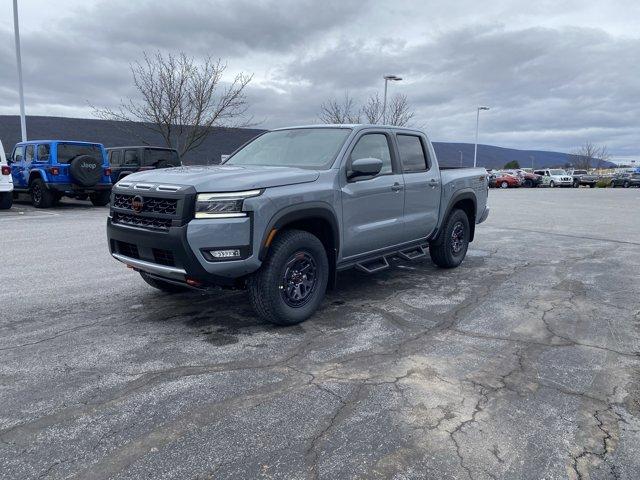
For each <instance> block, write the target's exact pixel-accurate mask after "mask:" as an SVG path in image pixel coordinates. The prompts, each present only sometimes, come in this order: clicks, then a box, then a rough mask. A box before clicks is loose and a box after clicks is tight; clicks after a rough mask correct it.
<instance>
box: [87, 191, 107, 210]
mask: <svg viewBox="0 0 640 480" xmlns="http://www.w3.org/2000/svg"><path fill="white" fill-rule="evenodd" d="M110 198H111V192H110V191H109V190H99V191H97V192H92V193H90V194H89V200H91V203H93V205H94V206H96V207H104V206H105V205H106V204H107V203H109V200H110Z"/></svg>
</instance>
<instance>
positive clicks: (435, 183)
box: [429, 178, 440, 187]
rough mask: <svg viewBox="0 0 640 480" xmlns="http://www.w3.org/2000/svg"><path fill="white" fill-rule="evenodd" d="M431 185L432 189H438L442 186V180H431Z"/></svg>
mask: <svg viewBox="0 0 640 480" xmlns="http://www.w3.org/2000/svg"><path fill="white" fill-rule="evenodd" d="M429 185H431V186H432V187H436V186H438V185H440V180H436V179H435V178H432V179H431V180H429Z"/></svg>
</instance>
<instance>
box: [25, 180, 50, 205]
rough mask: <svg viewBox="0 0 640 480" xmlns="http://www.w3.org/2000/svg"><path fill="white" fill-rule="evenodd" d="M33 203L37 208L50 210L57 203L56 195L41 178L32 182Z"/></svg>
mask: <svg viewBox="0 0 640 480" xmlns="http://www.w3.org/2000/svg"><path fill="white" fill-rule="evenodd" d="M30 191H31V203H33V206H34V207H36V208H50V207H52V206H53V204H54V203H55V199H56V197H55V193H54V192H52V191H51V190H49V189H48V188H47V186H46V185H45V183H44V182H43V181H42V179H41V178H36V179H35V180H34V181H33V182H31V188H30Z"/></svg>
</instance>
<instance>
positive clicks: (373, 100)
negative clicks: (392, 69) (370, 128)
mask: <svg viewBox="0 0 640 480" xmlns="http://www.w3.org/2000/svg"><path fill="white" fill-rule="evenodd" d="M361 110H362V115H364V118H366V119H367V122H368V123H373V124H376V123H381V122H382V101H381V100H380V95H378V93H377V92H376V93H374V94H372V95H369V98H367V101H366V102H365V104H364V105H363V106H362V109H361Z"/></svg>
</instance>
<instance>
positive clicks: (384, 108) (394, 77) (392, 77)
mask: <svg viewBox="0 0 640 480" xmlns="http://www.w3.org/2000/svg"><path fill="white" fill-rule="evenodd" d="M382 78H384V100H383V102H382V123H383V124H386V123H387V82H388V81H389V80H391V81H392V82H399V81H400V80H402V77H398V76H397V75H385V76H384V77H382Z"/></svg>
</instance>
